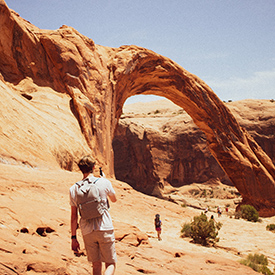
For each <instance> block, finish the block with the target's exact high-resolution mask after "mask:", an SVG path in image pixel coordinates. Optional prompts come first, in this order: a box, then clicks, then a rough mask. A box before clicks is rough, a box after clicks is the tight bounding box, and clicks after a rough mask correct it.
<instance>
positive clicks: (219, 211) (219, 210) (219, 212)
mask: <svg viewBox="0 0 275 275" xmlns="http://www.w3.org/2000/svg"><path fill="white" fill-rule="evenodd" d="M217 213H218V217H220V216H221V214H222V210H221V208H220V207H219V206H218V208H217Z"/></svg>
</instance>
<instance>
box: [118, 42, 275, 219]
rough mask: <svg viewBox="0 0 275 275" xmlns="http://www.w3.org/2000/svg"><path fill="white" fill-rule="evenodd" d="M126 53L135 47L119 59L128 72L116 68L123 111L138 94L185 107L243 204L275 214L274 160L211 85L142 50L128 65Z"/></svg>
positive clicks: (174, 64) (166, 60) (119, 97)
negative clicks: (240, 196)
mask: <svg viewBox="0 0 275 275" xmlns="http://www.w3.org/2000/svg"><path fill="white" fill-rule="evenodd" d="M133 49H134V48H133V47H132V51H133ZM123 51H131V47H127V48H126V47H125V49H124V50H122V52H119V53H117V55H116V59H117V60H118V62H119V63H120V64H121V63H122V62H123V60H124V62H125V63H126V64H125V65H124V66H125V70H124V71H123V72H121V71H119V72H117V73H116V72H115V70H114V76H113V78H114V82H115V83H116V85H114V92H115V94H116V97H117V103H116V106H119V107H118V109H117V112H121V107H120V106H122V105H123V103H124V101H125V100H126V99H127V98H128V97H129V96H132V95H135V94H154V95H159V96H164V97H166V98H168V99H169V100H171V101H172V102H174V103H175V104H177V105H179V106H180V107H182V108H184V109H185V111H186V112H187V113H188V114H189V115H190V116H191V117H192V119H193V120H194V123H195V124H196V125H197V126H198V127H199V128H200V129H201V130H202V131H203V132H204V133H205V135H206V137H207V145H208V147H209V149H210V151H211V153H212V154H213V156H214V157H215V158H216V160H217V161H218V162H219V164H220V165H221V167H222V168H223V169H224V171H225V172H226V174H227V175H228V176H229V178H230V179H231V181H232V182H233V183H234V185H235V186H236V187H237V189H238V190H239V191H240V193H241V194H242V196H243V203H249V204H253V205H254V206H255V207H256V208H258V209H260V211H261V214H262V215H270V214H271V213H273V214H274V202H275V201H274V198H272V197H274V195H273V194H274V184H275V182H274V177H275V173H274V172H275V170H274V165H273V163H272V161H271V160H270V159H269V158H268V157H267V156H266V154H265V153H264V152H263V150H262V149H261V147H260V146H258V144H257V143H256V142H255V141H254V140H253V138H252V137H251V136H250V135H249V134H248V133H247V131H245V130H244V129H242V128H241V127H240V125H239V124H238V122H237V121H236V119H235V118H234V116H233V115H232V113H231V112H230V110H229V109H228V108H227V107H226V106H225V104H223V102H222V101H221V100H220V99H219V98H218V97H217V96H216V94H215V93H214V92H213V91H212V90H211V89H210V87H209V86H207V85H206V84H205V83H204V82H203V81H202V80H200V79H199V78H198V77H197V76H195V75H193V74H191V73H189V72H187V71H186V70H184V69H183V68H182V67H180V66H179V65H177V64H176V63H174V62H172V61H171V60H170V59H168V58H165V57H163V56H160V55H157V54H155V53H153V52H150V51H148V50H145V49H139V52H136V53H135V54H133V55H132V59H131V60H130V61H129V60H128V61H126V59H125V53H123ZM120 55H122V56H123V58H120ZM122 59H123V60H122ZM118 115H120V113H119V114H118Z"/></svg>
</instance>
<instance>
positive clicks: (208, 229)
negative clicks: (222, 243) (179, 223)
mask: <svg viewBox="0 0 275 275" xmlns="http://www.w3.org/2000/svg"><path fill="white" fill-rule="evenodd" d="M221 227H222V224H221V223H220V222H218V223H215V221H214V220H212V219H209V220H208V219H207V216H206V215H205V214H203V213H201V215H200V216H195V217H194V218H193V221H192V222H191V223H189V224H187V223H185V224H184V225H183V227H182V230H181V233H182V236H185V237H191V238H192V239H193V241H194V242H195V243H199V244H202V245H207V244H209V243H210V242H213V243H215V242H218V241H219V238H217V236H218V231H219V230H220V229H221Z"/></svg>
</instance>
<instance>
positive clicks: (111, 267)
mask: <svg viewBox="0 0 275 275" xmlns="http://www.w3.org/2000/svg"><path fill="white" fill-rule="evenodd" d="M105 266H106V270H105V272H104V275H114V274H115V269H116V264H114V263H112V264H108V263H106V264H105Z"/></svg>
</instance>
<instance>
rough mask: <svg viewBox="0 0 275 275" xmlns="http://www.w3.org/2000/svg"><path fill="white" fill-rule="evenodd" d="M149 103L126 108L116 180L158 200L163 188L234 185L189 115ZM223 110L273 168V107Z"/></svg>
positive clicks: (261, 104)
mask: <svg viewBox="0 0 275 275" xmlns="http://www.w3.org/2000/svg"><path fill="white" fill-rule="evenodd" d="M153 103H154V104H152V103H151V102H150V103H141V104H140V103H135V104H130V105H126V106H124V110H123V115H122V116H121V119H120V121H119V126H118V128H117V130H116V134H115V137H114V140H113V148H114V156H115V173H116V178H117V179H119V180H121V181H126V182H128V183H129V184H131V186H133V187H134V188H135V189H137V190H140V191H142V192H145V193H147V194H159V195H160V194H161V193H162V189H163V186H165V185H172V186H174V187H180V186H183V185H187V184H192V183H205V182H207V181H210V182H222V183H224V184H229V185H230V184H232V183H231V182H230V180H229V179H228V177H227V176H226V174H225V173H224V171H223V170H222V169H221V167H220V166H219V164H218V163H217V161H216V160H215V158H214V157H213V156H212V155H211V153H210V151H209V150H208V147H207V144H206V138H205V135H204V133H203V132H202V131H201V130H200V129H199V128H198V127H197V126H196V125H195V124H194V122H193V121H192V119H191V118H190V116H188V114H187V113H186V112H185V111H184V110H183V109H181V108H179V107H178V106H176V105H174V104H172V103H171V102H169V101H168V100H167V101H166V100H160V101H156V102H153ZM226 105H227V106H228V108H229V109H230V110H231V111H232V112H233V114H234V115H235V116H236V118H237V121H238V122H239V123H240V124H241V126H242V127H244V128H245V129H246V130H248V131H249V133H250V134H251V135H252V136H253V137H254V138H255V139H257V142H258V143H259V144H260V145H261V147H262V148H263V149H264V151H265V152H266V153H267V154H268V155H269V157H270V158H271V159H272V160H273V163H275V155H274V148H273V146H274V144H275V136H274V134H273V131H272V127H273V128H274V125H275V116H274V114H275V103H274V102H272V101H270V100H243V101H237V102H230V103H227V104H226ZM158 187H160V188H158ZM158 189H160V190H158Z"/></svg>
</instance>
